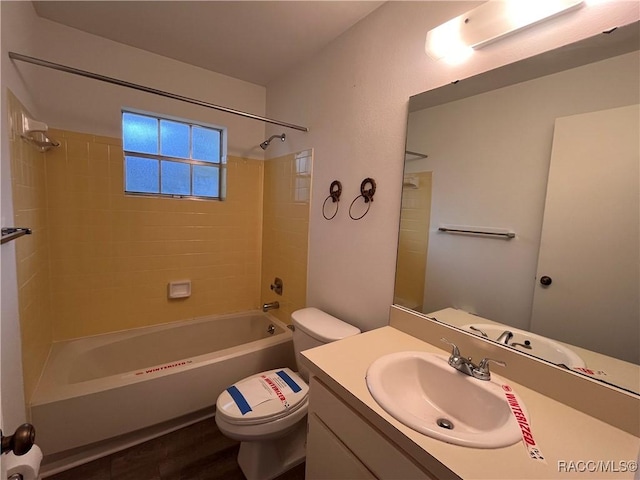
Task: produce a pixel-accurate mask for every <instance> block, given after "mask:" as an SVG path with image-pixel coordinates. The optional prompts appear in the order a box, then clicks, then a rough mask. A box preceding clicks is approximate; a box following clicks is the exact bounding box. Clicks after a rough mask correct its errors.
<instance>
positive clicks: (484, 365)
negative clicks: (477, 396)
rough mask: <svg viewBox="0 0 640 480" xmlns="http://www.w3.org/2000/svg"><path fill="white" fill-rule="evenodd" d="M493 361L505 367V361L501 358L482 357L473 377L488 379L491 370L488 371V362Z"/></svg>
mask: <svg viewBox="0 0 640 480" xmlns="http://www.w3.org/2000/svg"><path fill="white" fill-rule="evenodd" d="M490 363H495V364H496V365H500V366H501V367H506V366H507V364H506V362H503V361H502V360H494V359H493V358H483V359H482V360H480V363H479V364H478V368H476V369H475V372H474V377H476V378H477V379H479V380H489V379H490V378H491V372H490V371H489V364H490Z"/></svg>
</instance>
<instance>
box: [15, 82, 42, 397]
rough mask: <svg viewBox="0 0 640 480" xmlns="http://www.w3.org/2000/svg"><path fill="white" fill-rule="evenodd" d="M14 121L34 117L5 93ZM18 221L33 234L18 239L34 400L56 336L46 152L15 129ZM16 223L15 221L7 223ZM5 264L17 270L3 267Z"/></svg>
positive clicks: (26, 367)
mask: <svg viewBox="0 0 640 480" xmlns="http://www.w3.org/2000/svg"><path fill="white" fill-rule="evenodd" d="M6 94H7V105H8V113H9V116H10V118H11V121H10V124H12V125H14V126H16V125H19V124H20V121H21V114H22V113H24V114H26V115H27V116H29V117H31V115H30V114H29V112H27V111H26V109H25V108H24V106H23V105H22V104H21V103H20V101H19V100H18V99H17V98H16V97H15V96H14V95H13V94H12V93H11V92H10V91H8V90H7V91H6ZM9 142H10V146H9V147H10V155H11V181H12V190H13V206H14V225H13V226H18V227H28V228H31V230H32V232H33V233H32V235H25V236H23V237H20V238H18V239H16V240H14V242H15V248H16V262H17V265H16V269H17V279H18V297H19V301H18V309H19V315H20V332H21V337H22V368H23V376H24V391H25V398H26V399H27V400H28V399H30V398H31V395H32V394H33V391H34V389H35V387H36V384H37V382H38V378H39V377H40V372H41V371H42V367H43V366H44V363H45V361H46V359H47V355H48V353H49V347H50V346H51V340H52V316H51V303H50V299H51V296H50V287H51V285H50V281H49V250H48V238H49V230H48V228H47V225H48V222H47V208H46V207H47V203H46V200H47V199H46V169H45V165H46V160H45V155H44V154H42V153H40V152H39V151H38V150H36V149H35V148H34V147H33V146H31V145H28V144H27V143H26V142H25V141H24V140H22V139H21V138H20V137H19V135H18V134H17V133H16V132H15V131H13V130H12V131H11V133H10V135H9ZM4 226H11V225H3V227H4ZM3 268H12V266H10V265H3Z"/></svg>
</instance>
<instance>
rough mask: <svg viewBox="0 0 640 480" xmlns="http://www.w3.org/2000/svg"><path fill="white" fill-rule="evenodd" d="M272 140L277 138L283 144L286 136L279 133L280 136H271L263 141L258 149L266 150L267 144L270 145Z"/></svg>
mask: <svg viewBox="0 0 640 480" xmlns="http://www.w3.org/2000/svg"><path fill="white" fill-rule="evenodd" d="M274 138H279V139H280V140H282V141H283V142H284V139H285V138H287V136H286V135H285V134H284V133H281V134H280V135H271V136H270V137H269V139H268V140H265V141H264V142H262V143H261V144H260V148H261V149H263V150H266V149H267V147H268V146H269V144H270V143H271V140H273V139H274Z"/></svg>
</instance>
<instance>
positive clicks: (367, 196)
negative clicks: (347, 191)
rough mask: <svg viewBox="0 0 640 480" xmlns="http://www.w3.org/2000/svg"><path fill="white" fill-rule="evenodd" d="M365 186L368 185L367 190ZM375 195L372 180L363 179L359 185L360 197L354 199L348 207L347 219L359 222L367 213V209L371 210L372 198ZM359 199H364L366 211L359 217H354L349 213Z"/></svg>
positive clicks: (374, 183) (374, 182)
mask: <svg viewBox="0 0 640 480" xmlns="http://www.w3.org/2000/svg"><path fill="white" fill-rule="evenodd" d="M367 185H369V188H367ZM375 193H376V181H375V180H374V179H373V178H369V177H367V178H365V179H364V180H363V181H362V183H361V184H360V195H358V196H357V197H356V198H354V199H353V202H351V205H350V206H349V217H351V219H352V220H360V219H361V218H363V217H364V216H365V215H366V214H367V213H369V209H370V208H371V203H372V202H373V196H374V195H375ZM360 197H362V198H363V199H364V203H366V204H367V209H366V210H365V212H364V213H363V214H362V215H360V216H359V217H354V216H353V213H351V210H352V208H353V205H354V204H355V203H356V201H357V200H358V199H359V198H360Z"/></svg>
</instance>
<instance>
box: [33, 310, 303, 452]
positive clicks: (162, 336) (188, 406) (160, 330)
mask: <svg viewBox="0 0 640 480" xmlns="http://www.w3.org/2000/svg"><path fill="white" fill-rule="evenodd" d="M270 326H272V328H270ZM271 330H273V333H270V331H271ZM286 366H288V367H292V368H295V359H294V354H293V344H292V334H291V331H290V330H289V329H288V328H286V325H285V324H283V323H282V322H280V321H279V320H278V319H276V318H275V317H272V316H270V315H268V314H263V313H261V312H249V313H243V314H235V315H222V316H212V317H206V318H200V319H195V320H191V321H186V322H180V323H173V324H166V325H159V326H154V327H147V328H141V329H134V330H130V331H124V332H116V333H110V334H105V335H98V336H93V337H86V338H81V339H77V340H71V341H66V342H58V343H55V344H54V345H53V347H52V349H51V353H50V355H49V359H48V361H47V364H46V365H45V368H44V371H43V374H42V378H41V380H40V382H39V384H38V387H37V389H36V391H35V394H34V396H33V399H32V401H31V403H30V410H31V422H32V423H33V424H34V426H35V427H36V432H37V439H36V440H37V443H38V445H39V446H40V447H41V448H42V450H43V452H44V453H45V455H51V454H56V453H58V452H63V451H68V450H70V449H75V448H76V447H84V446H86V445H88V444H91V443H93V442H99V441H102V440H105V439H109V438H112V437H116V436H119V435H123V434H126V433H129V432H133V431H136V430H140V429H144V428H147V427H150V426H153V425H156V424H160V423H162V422H166V421H168V420H171V419H175V418H178V417H181V416H185V415H189V414H192V413H193V412H198V411H202V410H203V409H209V410H210V411H212V409H213V407H215V402H216V398H217V397H218V395H219V394H220V393H221V392H222V391H223V390H224V389H225V388H227V387H228V386H229V385H231V384H232V383H234V382H236V381H237V380H239V379H241V378H243V377H246V376H248V375H251V374H254V373H258V372H260V371H262V370H267V369H272V368H278V367H286Z"/></svg>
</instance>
